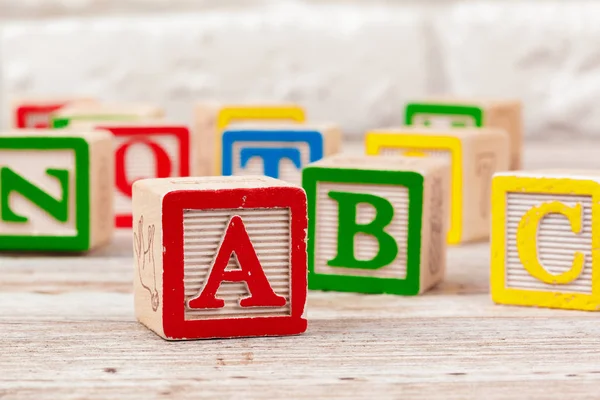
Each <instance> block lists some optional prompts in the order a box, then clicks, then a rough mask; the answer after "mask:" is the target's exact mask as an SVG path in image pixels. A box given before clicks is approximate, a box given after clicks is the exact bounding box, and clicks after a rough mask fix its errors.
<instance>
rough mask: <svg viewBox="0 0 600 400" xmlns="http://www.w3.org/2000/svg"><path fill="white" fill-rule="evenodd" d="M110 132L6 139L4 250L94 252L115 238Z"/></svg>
mask: <svg viewBox="0 0 600 400" xmlns="http://www.w3.org/2000/svg"><path fill="white" fill-rule="evenodd" d="M113 168H114V158H113V151H112V136H111V135H110V134H109V133H106V132H93V131H89V132H82V133H80V134H79V133H74V132H61V133H60V134H57V133H56V132H52V133H50V131H49V130H41V129H39V130H15V131H9V132H4V133H2V134H0V250H32V251H38V250H39V251H61V252H62V251H65V252H68V251H72V252H81V251H87V250H91V249H93V248H96V247H98V246H100V245H103V244H105V243H107V242H109V241H110V240H111V238H112V234H113V224H112V223H111V221H112V219H113V199H112V188H113V187H114V182H113V180H114V171H113Z"/></svg>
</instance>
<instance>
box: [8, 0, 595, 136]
mask: <svg viewBox="0 0 600 400" xmlns="http://www.w3.org/2000/svg"><path fill="white" fill-rule="evenodd" d="M69 93H76V94H88V95H93V96H97V97H99V98H101V99H103V100H106V101H111V100H114V101H129V100H131V101H148V102H154V103H158V104H161V105H162V106H164V107H165V109H166V111H167V113H168V115H169V117H170V118H171V119H174V120H178V121H182V122H190V121H191V108H192V104H193V103H194V102H195V101H198V100H202V99H211V98H217V99H223V100H232V101H235V100H250V99H257V98H258V99H269V100H271V99H273V100H291V101H297V102H299V103H300V104H302V105H304V106H305V107H306V109H307V112H308V115H309V117H310V119H312V120H331V121H335V122H339V123H340V124H341V125H342V127H343V128H344V130H345V132H346V133H347V134H351V135H353V136H355V137H357V138H358V137H360V136H361V135H362V134H363V132H364V131H365V130H366V129H368V128H372V127H381V126H385V125H390V124H401V123H402V107H403V104H404V102H406V101H407V100H409V99H411V98H414V97H420V96H424V95H428V94H435V93H454V94H457V95H464V96H499V97H518V98H521V99H522V100H523V102H524V105H525V118H526V135H527V137H528V138H529V139H541V138H549V137H552V138H557V137H561V138H563V137H573V136H577V137H582V136H583V137H590V136H596V135H600V118H596V115H597V114H598V115H600V2H596V1H593V0H592V1H583V0H569V1H568V2H567V1H564V0H548V1H533V0H532V1H519V2H516V1H513V2H509V1H505V0H475V1H460V0H439V1H434V0H422V1H409V0H396V1H392V0H390V1H360V0H337V1H336V0H321V1H317V0H297V1H285V0H272V1H267V0H264V1H244V0H225V1H223V0H220V1H209V0H178V1H176V0H0V102H1V104H2V105H3V107H4V109H6V104H7V102H8V100H9V99H10V98H11V97H12V96H15V95H18V94H34V95H35V94H41V95H49V94H69ZM1 122H3V125H6V124H7V123H8V119H7V118H6V115H4V117H3V120H2V121H1Z"/></svg>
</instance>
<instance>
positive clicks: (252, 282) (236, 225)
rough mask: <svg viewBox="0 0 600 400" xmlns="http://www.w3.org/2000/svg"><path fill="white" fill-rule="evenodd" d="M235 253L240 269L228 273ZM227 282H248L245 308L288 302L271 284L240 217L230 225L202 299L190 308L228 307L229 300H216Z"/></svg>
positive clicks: (190, 305)
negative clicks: (226, 304) (248, 294)
mask: <svg viewBox="0 0 600 400" xmlns="http://www.w3.org/2000/svg"><path fill="white" fill-rule="evenodd" d="M234 253H235V256H236V257H237V261H238V264H239V266H240V269H237V270H229V271H226V270H225V269H226V268H227V264H228V263H229V260H230V258H231V255H232V254H234ZM223 281H228V282H246V285H247V286H248V291H249V292H250V296H249V297H246V298H243V299H241V300H240V306H241V307H281V306H284V305H285V303H286V300H285V298H284V297H281V296H278V295H276V294H275V292H274V291H273V288H272V287H271V285H270V284H269V281H268V280H267V277H266V276H265V272H264V271H263V269H262V266H261V265H260V261H259V260H258V256H257V255H256V251H255V250H254V246H253V245H252V242H251V241H250V236H248V232H247V231H246V227H245V226H244V222H243V221H242V218H241V217H240V216H238V215H235V216H233V217H232V218H231V220H230V221H229V224H228V225H227V228H226V230H225V235H224V236H223V240H222V241H221V245H220V246H219V248H218V249H217V255H216V257H215V259H214V262H213V265H212V268H211V270H210V274H209V276H208V279H207V281H206V284H205V285H204V288H203V289H202V291H201V292H200V294H199V295H198V297H195V298H193V299H191V300H190V301H189V303H188V306H189V307H190V308H196V309H199V308H222V307H224V306H225V301H223V300H222V299H217V297H216V295H217V290H219V286H221V283H222V282H223Z"/></svg>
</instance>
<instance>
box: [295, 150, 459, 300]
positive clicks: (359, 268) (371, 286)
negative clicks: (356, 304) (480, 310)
mask: <svg viewBox="0 0 600 400" xmlns="http://www.w3.org/2000/svg"><path fill="white" fill-rule="evenodd" d="M302 177H303V186H304V189H305V190H306V195H307V198H308V221H309V225H308V237H309V241H308V269H309V289H316V290H333V291H341V292H359V293H389V294H397V295H417V294H420V293H423V292H425V291H426V290H427V289H429V288H431V287H432V286H434V285H435V284H436V283H438V282H439V281H441V280H442V278H443V276H444V274H445V269H446V240H445V236H446V231H447V225H448V210H449V208H448V197H449V196H448V195H447V192H448V191H449V190H450V189H449V181H450V165H449V164H448V163H447V162H445V161H443V160H438V159H434V158H416V157H399V156H351V155H335V156H332V157H327V158H324V159H323V160H321V161H318V162H316V163H312V164H309V165H308V166H307V167H305V168H304V170H303V175H302Z"/></svg>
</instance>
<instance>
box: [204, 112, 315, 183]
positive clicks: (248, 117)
mask: <svg viewBox="0 0 600 400" xmlns="http://www.w3.org/2000/svg"><path fill="white" fill-rule="evenodd" d="M263 120H264V121H288V122H289V121H292V122H299V123H301V122H304V121H305V120H306V116H305V114H304V110H303V109H302V108H301V107H299V106H294V105H280V106H278V105H274V106H259V105H256V106H254V105H247V106H225V107H223V108H221V109H220V110H219V114H218V115H217V140H215V171H219V174H221V173H222V168H221V159H222V157H223V149H222V140H221V134H222V133H223V130H224V129H225V128H226V127H227V125H229V124H230V123H232V122H242V121H263Z"/></svg>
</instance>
